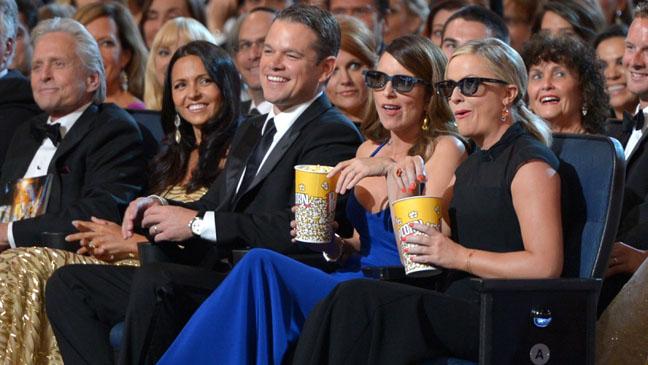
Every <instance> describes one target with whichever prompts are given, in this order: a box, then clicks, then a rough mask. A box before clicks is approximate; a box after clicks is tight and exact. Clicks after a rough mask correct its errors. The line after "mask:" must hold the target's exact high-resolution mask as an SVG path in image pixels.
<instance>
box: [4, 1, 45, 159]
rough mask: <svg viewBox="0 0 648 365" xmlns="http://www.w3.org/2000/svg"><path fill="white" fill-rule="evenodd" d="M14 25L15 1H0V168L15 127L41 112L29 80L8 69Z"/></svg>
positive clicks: (13, 50)
mask: <svg viewBox="0 0 648 365" xmlns="http://www.w3.org/2000/svg"><path fill="white" fill-rule="evenodd" d="M17 23H18V8H17V6H16V2H15V1H14V0H0V167H2V165H3V164H4V160H5V155H6V153H7V148H8V147H9V143H11V140H12V138H13V136H14V133H15V132H16V130H17V129H18V127H19V126H20V125H22V124H23V123H25V122H26V121H27V120H29V119H30V118H31V117H33V116H35V115H37V114H40V113H41V110H40V109H39V108H38V106H37V105H36V103H35V102H34V97H33V96H32V89H31V86H30V85H29V80H28V79H27V78H26V77H25V76H23V75H22V74H21V73H20V72H19V71H16V70H10V69H9V65H10V64H11V61H12V59H13V57H14V53H15V51H16V45H17V44H18V40H17V38H18V37H17V35H18V26H17ZM9 158H12V156H9Z"/></svg>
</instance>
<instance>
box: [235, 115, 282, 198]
mask: <svg viewBox="0 0 648 365" xmlns="http://www.w3.org/2000/svg"><path fill="white" fill-rule="evenodd" d="M276 132H277V129H276V128H275V124H274V119H273V118H270V119H269V120H268V122H267V123H266V127H265V132H264V133H263V134H262V135H261V138H260V139H259V142H258V143H257V144H256V146H255V147H254V150H252V153H251V154H250V157H248V160H247V163H246V164H245V174H244V175H243V181H242V182H241V186H240V187H239V190H238V194H237V195H240V194H243V193H245V191H246V190H247V189H248V187H249V186H250V184H252V181H253V180H254V177H255V176H256V174H257V171H258V170H259V166H261V161H263V157H265V155H266V153H267V152H268V149H269V148H270V145H272V139H273V137H274V135H275V133H276Z"/></svg>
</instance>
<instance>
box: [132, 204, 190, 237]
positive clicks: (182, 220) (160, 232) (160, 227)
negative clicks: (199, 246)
mask: <svg viewBox="0 0 648 365" xmlns="http://www.w3.org/2000/svg"><path fill="white" fill-rule="evenodd" d="M196 214H198V212H196V211H195V210H191V209H187V208H183V207H178V206H172V205H162V204H161V203H160V201H159V200H158V199H155V198H151V197H146V198H138V199H136V200H134V201H132V202H131V203H130V204H129V205H128V208H127V209H126V213H124V220H123V222H122V227H121V230H122V236H123V238H124V239H128V238H130V237H132V236H133V234H134V231H135V227H136V225H137V224H140V225H141V227H142V228H145V229H148V233H149V235H150V236H151V237H152V238H153V240H154V241H155V242H161V241H172V242H181V241H185V240H187V239H189V238H191V237H193V234H192V233H191V229H190V228H189V222H190V221H191V219H192V218H194V217H195V216H196Z"/></svg>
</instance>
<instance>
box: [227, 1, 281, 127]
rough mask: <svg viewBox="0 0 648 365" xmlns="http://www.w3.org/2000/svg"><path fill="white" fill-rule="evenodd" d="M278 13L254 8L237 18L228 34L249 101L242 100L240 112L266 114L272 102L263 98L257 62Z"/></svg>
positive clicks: (235, 62)
mask: <svg viewBox="0 0 648 365" xmlns="http://www.w3.org/2000/svg"><path fill="white" fill-rule="evenodd" d="M276 14H277V12H276V11H275V10H273V9H270V8H256V9H253V10H252V11H250V12H249V13H245V14H243V15H241V16H240V17H239V19H238V20H237V21H236V24H235V25H234V29H233V30H232V33H231V34H230V36H231V39H230V41H229V47H230V50H231V52H232V57H233V59H234V64H235V65H236V68H237V69H238V71H239V73H240V74H241V78H242V79H243V81H244V82H245V85H247V93H248V95H249V96H250V100H248V101H244V102H242V103H241V114H243V115H258V114H267V113H268V112H270V109H271V108H272V104H270V103H269V102H267V101H266V100H265V99H264V98H263V89H262V88H261V80H260V77H261V74H260V72H259V62H260V60H261V51H263V42H264V40H265V37H266V34H268V30H269V29H270V25H272V21H273V20H274V17H275V16H276Z"/></svg>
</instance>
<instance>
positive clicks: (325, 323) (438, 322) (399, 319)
mask: <svg viewBox="0 0 648 365" xmlns="http://www.w3.org/2000/svg"><path fill="white" fill-rule="evenodd" d="M469 291H470V288H467V287H458V286H456V287H452V286H451V287H450V289H449V290H448V291H447V292H446V293H449V294H450V295H447V294H442V293H439V292H435V291H432V290H427V289H421V288H417V287H413V286H407V285H402V284H396V283H389V282H380V281H378V280H365V279H361V280H352V281H347V282H344V283H341V284H340V285H338V286H337V287H336V289H335V290H334V291H333V292H332V293H331V294H329V295H328V296H327V297H326V298H325V299H324V300H323V301H321V302H320V303H319V304H318V305H317V306H316V307H315V309H313V311H312V312H311V313H310V315H309V316H308V318H307V320H306V323H305V324H304V328H303V329H302V332H301V335H300V337H299V341H298V343H297V347H296V349H295V351H294V354H293V357H292V363H293V364H341V365H342V364H385V365H387V364H389V365H398V364H412V363H421V362H425V361H429V360H430V359H433V358H435V357H439V356H448V355H452V356H457V357H460V358H464V359H470V360H475V361H476V359H477V357H478V354H479V303H478V302H476V301H475V300H469V299H464V298H470V297H473V296H474V295H473V294H472V293H469ZM465 293H468V294H467V295H466V294H465ZM462 297H463V298H462Z"/></svg>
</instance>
